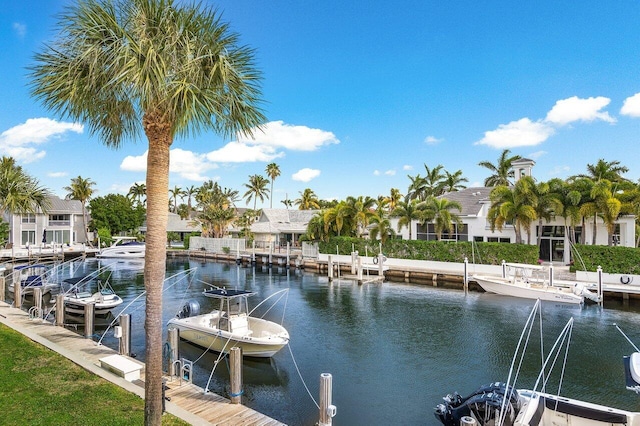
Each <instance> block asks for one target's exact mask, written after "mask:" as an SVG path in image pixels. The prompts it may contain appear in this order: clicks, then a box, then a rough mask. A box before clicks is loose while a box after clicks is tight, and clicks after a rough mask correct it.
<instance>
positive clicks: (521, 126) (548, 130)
mask: <svg viewBox="0 0 640 426" xmlns="http://www.w3.org/2000/svg"><path fill="white" fill-rule="evenodd" d="M554 132H555V130H554V129H553V127H551V126H549V125H547V124H545V123H543V122H540V121H537V122H533V121H531V120H530V119H528V118H521V119H520V120H518V121H512V122H511V123H508V124H500V125H499V126H498V128H497V129H496V130H489V131H487V132H484V137H483V138H482V139H480V140H479V141H478V142H476V143H475V145H488V146H490V147H492V148H500V149H505V148H517V147H523V146H536V145H539V144H540V143H542V142H544V141H546V140H547V139H548V138H549V136H551V135H553V133H554Z"/></svg>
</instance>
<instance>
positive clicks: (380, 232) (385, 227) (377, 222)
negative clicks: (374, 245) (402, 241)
mask: <svg viewBox="0 0 640 426" xmlns="http://www.w3.org/2000/svg"><path fill="white" fill-rule="evenodd" d="M395 234H396V233H395V231H394V230H393V228H392V227H391V222H390V221H389V219H388V218H386V217H380V216H378V215H374V216H373V217H372V218H371V229H370V231H369V237H370V238H371V239H372V240H377V239H380V242H381V243H382V244H384V243H386V242H387V240H388V239H389V238H391V237H393V236H395Z"/></svg>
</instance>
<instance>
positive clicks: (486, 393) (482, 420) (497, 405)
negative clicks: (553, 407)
mask: <svg viewBox="0 0 640 426" xmlns="http://www.w3.org/2000/svg"><path fill="white" fill-rule="evenodd" d="M505 394H507V400H506V402H505V411H506V415H505V416H504V421H503V423H502V424H503V425H505V426H508V425H512V424H513V421H514V420H515V418H516V416H517V415H518V411H519V410H520V401H519V397H518V392H517V391H516V390H515V389H513V388H511V387H509V389H508V390H507V386H506V384H505V383H501V382H496V383H491V384H489V385H485V386H482V387H481V388H480V389H478V390H477V391H475V392H474V393H472V394H471V395H469V396H468V397H466V398H462V397H461V396H460V395H459V394H458V393H457V392H454V393H453V395H451V394H449V395H447V396H445V397H444V398H443V399H444V404H438V406H437V407H436V408H435V412H434V414H435V416H436V418H437V419H438V420H439V421H440V422H441V423H442V424H443V425H445V426H458V425H459V424H460V420H461V419H462V418H463V417H465V416H470V417H473V418H474V419H475V420H476V421H477V422H478V425H481V426H486V425H493V424H495V420H496V417H497V416H499V415H500V411H501V408H502V401H503V399H504V397H505Z"/></svg>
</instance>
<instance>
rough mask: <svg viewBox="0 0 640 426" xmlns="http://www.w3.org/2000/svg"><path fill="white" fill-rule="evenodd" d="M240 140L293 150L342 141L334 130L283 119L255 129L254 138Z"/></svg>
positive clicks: (311, 148) (317, 147) (249, 143)
mask: <svg viewBox="0 0 640 426" xmlns="http://www.w3.org/2000/svg"><path fill="white" fill-rule="evenodd" d="M238 142H239V143H242V144H248V145H258V146H270V147H273V149H274V150H275V149H276V148H284V149H288V150H291V151H316V150H318V149H320V148H321V147H323V146H325V145H332V144H339V143H340V141H339V140H338V138H336V136H335V135H334V134H333V133H332V132H328V131H326V130H321V129H313V128H310V127H307V126H294V125H292V124H285V123H284V122H283V121H271V122H269V123H267V124H265V125H264V126H262V127H261V128H260V129H257V130H255V131H254V134H253V137H252V138H247V137H240V138H238Z"/></svg>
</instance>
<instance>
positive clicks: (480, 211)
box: [392, 158, 636, 264]
mask: <svg viewBox="0 0 640 426" xmlns="http://www.w3.org/2000/svg"><path fill="white" fill-rule="evenodd" d="M534 164H535V162H534V161H533V160H529V159H526V158H523V159H520V160H518V161H517V162H515V161H514V162H513V163H512V166H513V168H514V172H515V179H516V181H517V180H518V179H520V178H521V177H523V176H532V174H531V173H532V168H533V165H534ZM492 189H493V188H492V187H473V188H466V189H463V190H461V191H455V192H449V193H446V194H444V195H442V196H441V198H446V199H447V200H450V201H456V202H458V203H459V204H460V205H461V207H462V210H461V211H460V212H458V211H457V210H453V213H455V214H457V215H458V216H459V217H460V219H461V221H462V224H461V225H458V224H454V230H453V232H451V233H447V232H445V233H443V235H442V240H445V241H478V242H482V241H484V242H498V243H507V244H508V243H515V242H516V234H515V229H514V226H513V224H510V223H508V224H506V225H505V226H504V227H503V229H502V230H501V231H499V230H497V229H496V230H495V231H492V230H491V224H490V222H489V221H488V219H487V214H488V212H489V209H490V208H491V200H490V199H489V195H490V193H491V190H492ZM397 223H398V222H397V219H394V220H393V222H392V226H393V227H394V229H397ZM568 225H569V224H568V223H565V220H564V218H562V217H556V218H554V219H552V220H551V221H543V225H542V227H541V228H540V227H539V224H538V221H537V220H536V221H534V222H533V223H532V224H531V227H530V229H529V231H530V234H531V241H530V243H531V244H538V239H540V254H539V257H540V259H541V260H543V261H547V262H561V263H565V264H566V263H569V262H570V261H571V252H570V240H569V235H567V232H566V231H567V226H568ZM411 226H412V232H411V234H412V235H413V236H414V238H415V239H418V240H436V233H435V229H434V225H433V223H426V224H424V225H422V224H420V223H418V222H417V221H414V222H413V223H412V224H411ZM574 229H575V234H576V241H580V240H581V237H582V234H583V233H584V237H585V242H586V244H591V241H592V238H593V218H588V219H587V221H586V223H585V227H584V229H583V227H582V226H576V227H574ZM635 229H636V228H635V216H633V215H623V216H620V217H619V218H618V220H616V230H615V233H614V235H613V239H614V242H615V244H617V245H621V246H625V247H635V241H636V232H635ZM399 234H400V235H401V236H402V238H404V239H408V238H409V230H408V229H407V228H406V227H404V228H403V229H402V230H401V231H400V233H399ZM522 238H523V239H524V242H525V243H527V232H526V230H524V229H523V230H522ZM596 244H597V245H607V244H608V232H607V228H606V226H605V224H604V222H603V221H602V219H600V218H597V222H596Z"/></svg>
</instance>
